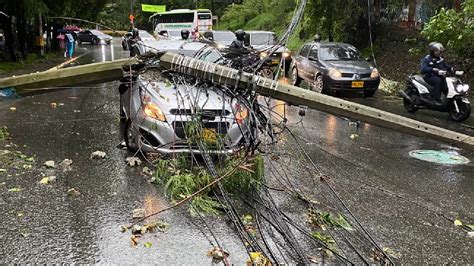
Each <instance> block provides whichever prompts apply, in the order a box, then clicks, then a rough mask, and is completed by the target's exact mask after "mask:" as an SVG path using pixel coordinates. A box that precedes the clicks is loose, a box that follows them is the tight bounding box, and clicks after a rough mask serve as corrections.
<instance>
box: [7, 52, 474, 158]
mask: <svg viewBox="0 0 474 266" xmlns="http://www.w3.org/2000/svg"><path fill="white" fill-rule="evenodd" d="M138 62H139V60H138V59H136V58H129V59H121V60H117V61H112V62H103V63H95V64H89V65H82V66H77V67H70V68H65V69H59V70H52V71H48V72H40V73H33V74H27V75H22V76H17V77H10V78H3V79H0V88H5V87H15V88H16V89H20V91H21V89H23V88H42V87H54V86H64V85H73V84H81V83H88V82H105V81H109V80H118V79H120V78H122V77H123V75H124V73H123V69H122V68H123V67H124V66H127V65H132V64H135V63H138ZM160 64H161V65H162V67H164V68H166V69H169V70H173V71H176V72H179V73H183V74H187V75H191V76H195V77H198V78H202V79H206V80H210V81H213V82H215V83H219V84H223V85H228V86H236V87H239V88H243V89H245V88H249V89H254V90H255V91H256V92H258V93H260V94H261V95H264V96H268V97H273V98H275V99H279V100H282V101H284V102H287V103H289V104H292V105H303V106H308V107H309V108H312V109H316V110H320V111H323V112H327V113H330V114H335V115H340V116H345V117H348V118H351V119H356V120H360V121H363V122H367V123H369V124H373V125H377V126H382V127H386V128H391V129H394V130H398V131H402V132H405V133H408V134H413V135H418V136H423V137H430V138H433V139H436V140H439V141H443V142H446V143H449V144H452V145H457V146H459V147H463V148H466V149H469V150H474V137H473V136H468V135H465V134H461V133H458V132H454V131H451V130H447V129H444V128H440V127H436V126H433V125H430V124H427V123H423V122H419V121H416V120H413V119H410V118H406V117H403V116H400V115H395V114H392V113H389V112H385V111H382V110H379V109H375V108H372V107H368V106H365V105H361V104H357V103H353V102H349V101H346V100H342V99H339V98H335V97H331V96H327V95H324V94H320V93H316V92H313V91H309V90H305V89H302V88H299V87H295V86H291V85H288V84H283V83H281V82H277V81H274V80H271V79H267V78H263V77H260V76H255V75H252V74H249V73H244V72H241V71H238V70H235V69H232V68H228V67H225V66H221V65H218V64H212V63H209V62H205V61H201V60H198V59H194V58H191V57H185V56H181V55H177V54H173V53H166V54H164V55H162V56H161V61H160Z"/></svg>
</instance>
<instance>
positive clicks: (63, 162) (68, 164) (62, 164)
mask: <svg viewBox="0 0 474 266" xmlns="http://www.w3.org/2000/svg"><path fill="white" fill-rule="evenodd" d="M71 164H72V160H70V159H64V160H63V161H62V162H61V163H60V164H59V165H61V166H63V167H64V166H70V165H71Z"/></svg>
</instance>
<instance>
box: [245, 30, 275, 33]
mask: <svg viewBox="0 0 474 266" xmlns="http://www.w3.org/2000/svg"><path fill="white" fill-rule="evenodd" d="M244 31H245V33H250V34H252V33H267V34H275V32H273V31H265V30H244Z"/></svg>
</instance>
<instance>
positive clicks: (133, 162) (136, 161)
mask: <svg viewBox="0 0 474 266" xmlns="http://www.w3.org/2000/svg"><path fill="white" fill-rule="evenodd" d="M125 161H126V162H127V165H128V166H132V167H133V166H140V165H141V164H142V161H141V160H140V158H138V157H128V158H127V159H126V160H125Z"/></svg>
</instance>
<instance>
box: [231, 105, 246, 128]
mask: <svg viewBox="0 0 474 266" xmlns="http://www.w3.org/2000/svg"><path fill="white" fill-rule="evenodd" d="M248 115H249V111H248V110H247V108H245V106H242V105H240V104H239V103H236V104H235V106H234V116H235V121H236V122H237V124H240V125H241V124H242V123H243V122H244V119H245V118H247V116H248Z"/></svg>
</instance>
